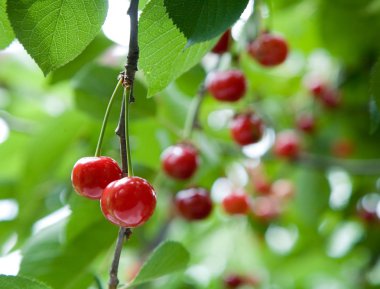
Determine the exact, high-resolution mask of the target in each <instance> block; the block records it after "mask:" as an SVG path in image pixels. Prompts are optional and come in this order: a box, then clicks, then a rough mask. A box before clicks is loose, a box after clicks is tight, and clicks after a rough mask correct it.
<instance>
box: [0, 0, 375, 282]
mask: <svg viewBox="0 0 380 289" xmlns="http://www.w3.org/2000/svg"><path fill="white" fill-rule="evenodd" d="M269 2H270V3H269ZM265 3H266V5H267V6H266V8H267V12H268V13H269V15H270V17H268V18H265V19H263V20H264V22H263V23H261V25H262V27H267V28H270V29H271V30H272V31H274V32H276V33H279V34H281V35H283V36H284V37H285V38H286V39H287V41H288V43H289V46H290V51H291V52H290V56H289V58H288V59H287V61H286V62H285V63H284V64H283V65H281V66H279V67H278V68H272V69H266V68H263V67H260V66H259V65H258V64H257V63H256V62H255V61H254V60H253V59H252V58H250V56H249V55H248V54H247V53H246V52H245V47H244V41H243V42H242V41H241V39H244V38H247V37H248V36H247V34H245V33H246V30H244V29H242V27H243V26H242V23H244V21H239V22H238V23H237V25H235V27H234V28H233V30H232V35H233V37H234V40H235V43H234V45H233V47H232V49H231V51H232V53H227V54H225V55H223V56H222V58H221V63H220V67H221V68H222V69H226V68H228V67H230V66H231V65H232V66H235V67H236V66H238V67H240V68H241V69H242V70H243V72H244V73H245V75H246V76H247V79H248V82H249V92H248V93H247V95H246V98H245V99H244V100H242V101H241V102H238V103H236V104H233V105H231V104H225V103H218V102H217V101H216V100H214V99H213V98H211V97H210V96H209V95H207V96H206V99H205V101H204V103H203V105H202V108H201V113H200V121H201V124H202V127H203V129H202V130H197V131H195V132H194V134H193V141H194V143H195V144H196V145H197V147H198V148H199V149H200V152H201V158H202V162H201V166H200V169H199V171H197V173H196V175H195V177H194V178H193V179H191V181H189V182H176V181H173V180H170V179H168V178H167V177H166V176H165V175H164V174H163V172H162V171H161V169H160V154H161V152H162V151H163V150H164V149H165V148H166V147H168V146H169V145H171V144H174V143H176V142H177V141H179V139H180V135H181V130H182V128H183V126H184V122H185V117H186V113H187V111H188V107H189V105H190V103H191V100H192V98H193V97H194V96H195V94H196V92H197V90H198V87H199V85H200V84H201V83H202V81H203V80H204V78H205V77H206V75H207V72H208V71H209V70H210V67H211V66H213V63H215V62H216V61H217V60H216V58H217V56H216V55H211V54H208V55H206V56H205V58H204V59H203V61H202V63H201V64H199V65H196V66H195V67H193V68H192V69H191V70H189V71H188V72H186V73H185V74H183V75H182V76H180V77H179V78H178V79H177V80H175V81H174V82H172V83H171V84H170V85H169V86H168V87H167V88H166V89H165V90H163V91H162V92H160V93H158V94H157V95H155V96H154V97H152V98H147V97H146V96H147V86H146V82H145V80H144V77H143V73H141V72H139V73H138V75H137V83H136V87H135V90H136V91H135V94H136V98H137V100H136V102H135V103H134V104H133V105H132V112H131V117H132V122H131V133H132V135H131V141H132V155H133V162H134V168H135V174H136V175H139V176H141V177H144V178H146V179H147V180H149V181H150V182H151V183H153V185H154V187H155V188H156V191H157V194H158V207H157V210H156V212H155V214H154V216H153V218H152V219H151V220H150V221H149V222H148V223H147V224H146V225H144V226H143V227H141V228H138V229H136V230H134V232H133V235H132V238H131V239H130V241H128V243H126V244H125V247H124V251H123V254H122V259H121V265H120V279H121V281H122V282H123V283H125V282H126V281H128V280H129V279H130V278H131V276H132V275H133V272H134V271H135V270H136V268H137V267H138V266H139V264H141V262H142V261H143V260H144V258H145V257H146V256H147V254H148V253H149V252H150V251H151V250H152V249H153V248H154V247H155V246H156V245H157V244H158V243H159V242H161V241H162V240H164V239H171V240H178V241H180V242H181V243H183V244H184V246H185V247H186V248H187V249H188V250H189V252H190V254H191V261H190V264H189V267H188V269H186V270H185V271H183V272H180V273H177V274H174V275H171V276H169V277H165V278H164V279H158V280H157V281H155V282H152V283H149V284H148V285H141V286H139V287H137V288H163V287H165V288H166V289H185V288H199V289H201V288H205V289H206V288H209V289H219V288H224V287H223V286H224V285H223V282H222V280H223V278H224V276H227V275H229V274H232V273H236V274H243V275H247V276H251V277H252V278H256V279H258V280H259V285H257V286H256V288H273V289H275V288H276V289H277V288H278V289H288V288H289V289H298V288H299V289H301V288H311V289H322V288H326V289H327V288H329V289H330V288H331V289H340V288H342V289H359V288H363V289H364V288H366V289H367V288H368V289H369V288H379V286H380V259H379V257H380V247H379V242H380V226H379V224H380V222H379V215H380V205H378V203H379V200H380V194H379V193H380V182H379V173H380V170H379V166H380V161H379V159H380V153H379V142H380V130H377V129H376V126H377V120H378V112H377V104H376V101H375V100H372V106H370V103H371V97H372V96H373V95H372V91H377V90H378V89H379V87H380V85H379V84H378V83H377V82H376V79H378V77H380V75H379V76H377V75H378V74H379V73H380V72H378V70H377V69H376V67H375V64H376V62H377V60H378V55H379V48H380V42H379V38H378V31H379V30H380V1H378V0H344V1H343V0H333V1H331V0H330V1H328V0H303V1H301V0H292V1H286V0H271V1H268V2H265ZM245 20H246V19H245ZM248 24H249V23H248ZM249 25H253V23H250V24H249ZM244 27H245V28H247V25H246V26H244ZM244 27H243V28H244ZM125 58H126V52H125V48H123V47H121V46H119V45H117V44H115V43H114V42H112V41H111V40H109V39H108V38H107V37H106V36H105V35H103V33H100V34H99V35H98V36H97V37H96V38H95V40H93V41H92V42H91V44H90V45H89V46H88V47H87V48H86V50H85V51H84V52H83V53H82V54H81V55H80V56H78V57H77V58H76V59H75V60H73V61H72V62H70V63H68V64H67V65H65V66H63V67H61V68H60V69H58V70H57V71H54V72H53V73H50V74H49V75H48V76H47V77H46V78H45V77H44V76H43V74H42V73H41V71H40V70H39V69H38V67H37V66H36V65H35V64H34V62H33V61H32V60H31V59H30V57H29V56H28V55H27V54H26V52H25V51H24V50H23V49H22V48H21V47H20V46H19V45H17V44H12V45H11V46H10V47H9V48H8V49H6V50H3V51H1V52H0V156H1V162H0V198H1V200H0V232H1V233H0V256H1V257H0V265H2V266H1V267H0V273H11V274H16V273H17V272H18V270H19V273H20V274H22V275H25V276H30V277H33V278H36V279H38V280H41V281H44V282H45V283H47V284H49V285H51V286H52V287H53V288H58V289H59V288H64V289H77V288H78V289H79V288H81V289H83V288H98V287H97V285H96V284H97V282H96V281H95V280H101V281H102V282H103V283H105V280H106V279H107V271H108V268H109V265H110V262H111V259H112V252H113V244H114V240H115V238H116V235H117V228H116V227H115V226H113V225H111V224H110V223H108V222H107V220H106V219H105V218H104V217H103V216H102V214H101V211H100V210H99V204H98V203H97V202H91V201H88V200H83V199H82V198H80V197H78V196H77V195H76V194H75V193H74V192H73V189H72V187H71V181H70V172H71V169H72V166H73V164H74V163H75V162H76V160H78V159H79V158H81V157H83V156H89V155H93V154H94V151H95V147H96V142H97V138H98V133H99V130H100V126H101V121H102V116H103V114H104V110H105V107H106V103H107V102H108V98H109V96H110V95H111V93H112V90H113V87H114V86H115V83H116V77H117V75H118V72H119V70H120V69H121V67H122V66H123V63H124V61H125ZM236 59H238V61H236ZM374 67H375V69H373V68H374ZM371 77H372V78H374V79H375V80H374V81H373V83H374V87H372V89H373V90H371V87H370V79H371ZM313 78H318V79H321V80H323V81H324V82H326V83H328V84H329V85H331V86H333V87H335V88H337V89H339V91H340V92H341V95H342V104H341V105H340V106H339V107H338V108H336V109H327V108H325V107H323V106H321V105H320V104H319V103H317V102H316V101H315V99H314V98H313V97H312V96H311V94H310V92H309V91H308V89H307V86H306V85H305V83H307V82H308V80H310V79H313ZM119 103H120V101H119ZM119 107H120V105H118V104H117V103H116V104H115V106H114V108H113V110H112V114H111V118H110V122H109V124H108V129H107V132H106V137H105V143H104V149H103V154H104V155H108V156H111V157H113V158H115V159H117V160H119V159H120V158H119V143H118V139H117V138H116V136H115V135H114V128H115V127H116V124H117V119H118V114H119ZM247 107H252V108H253V109H254V110H255V111H256V112H257V113H258V114H260V115H261V116H262V117H263V118H264V119H265V122H266V124H267V127H268V129H267V130H268V135H267V136H266V138H267V139H266V141H267V143H266V144H263V143H261V144H258V145H255V146H253V147H251V148H245V149H244V150H243V151H242V150H241V149H240V148H239V147H237V146H236V145H235V144H234V143H233V142H232V141H231V140H230V136H229V131H228V122H229V120H230V118H231V116H232V115H233V113H234V111H240V110H244V109H246V108H247ZM370 107H371V108H372V109H370ZM302 112H311V113H313V114H314V115H315V117H316V119H317V128H316V131H315V133H314V134H313V135H306V134H301V135H302V139H303V150H304V151H305V153H306V154H308V155H312V156H313V157H314V160H315V159H316V160H320V159H322V160H324V161H325V162H326V164H327V165H325V166H323V167H322V168H321V167H320V166H318V162H315V161H311V162H308V163H306V162H304V161H303V160H302V159H301V160H299V161H295V162H287V161H283V160H279V159H277V158H276V157H275V156H273V154H272V153H271V150H270V146H271V145H272V142H273V132H278V131H281V130H284V129H294V128H295V121H296V116H297V115H299V114H300V113H302ZM371 127H372V133H371ZM342 141H343V142H345V143H349V147H350V149H349V153H347V154H345V153H344V154H343V155H342V154H339V152H338V153H336V151H334V149H333V147H334V144H336V143H339V142H340V143H341V142H342ZM259 146H260V147H259ZM337 160H338V161H337ZM258 163H260V166H261V168H262V169H263V171H264V174H265V175H266V177H267V178H268V180H269V181H271V182H274V181H276V180H278V179H286V180H289V181H290V182H291V183H292V184H294V186H295V195H294V197H293V198H292V199H291V200H289V201H287V202H286V204H285V205H284V206H283V208H282V211H281V213H280V216H279V217H278V218H275V219H273V220H270V221H265V220H262V219H260V218H255V217H253V216H238V217H236V216H228V215H226V214H225V213H224V212H223V210H222V209H221V206H220V199H221V195H223V194H224V193H225V192H226V191H228V190H230V189H231V187H233V188H240V187H241V188H244V189H245V190H246V192H247V193H248V194H250V195H251V196H252V198H254V200H255V199H257V198H258V195H259V193H258V192H257V191H255V188H254V186H253V184H252V179H251V178H252V174H251V172H250V170H249V169H247V167H248V168H249V167H252V166H256V165H257V164H258ZM367 166H369V168H368V167H367ZM372 167H373V170H372V169H371V168H372ZM352 168H354V169H352ZM376 168H377V170H376ZM192 185H199V186H203V187H205V188H207V189H209V190H210V191H211V194H212V198H213V200H214V210H213V213H212V215H211V216H210V217H209V218H208V219H207V220H205V221H201V222H193V223H189V222H186V221H185V220H182V219H181V218H179V217H177V216H176V215H175V213H173V209H172V199H173V196H174V194H175V193H176V192H177V191H178V190H180V189H182V188H184V187H189V186H192ZM20 256H22V258H21V257H20ZM18 261H21V263H20V266H19V268H18V266H17V263H18ZM4 264H5V266H4ZM11 264H14V265H15V266H13V265H11ZM1 270H3V271H1ZM247 288H251V287H247Z"/></svg>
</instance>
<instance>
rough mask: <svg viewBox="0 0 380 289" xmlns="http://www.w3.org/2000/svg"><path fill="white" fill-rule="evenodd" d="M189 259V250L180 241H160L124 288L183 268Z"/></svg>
mask: <svg viewBox="0 0 380 289" xmlns="http://www.w3.org/2000/svg"><path fill="white" fill-rule="evenodd" d="M189 259H190V254H189V252H188V251H187V250H186V249H185V248H184V247H183V246H182V245H181V244H180V243H178V242H174V241H167V242H165V243H162V244H161V245H160V246H158V247H157V248H156V249H155V250H154V251H153V253H152V255H150V257H149V258H148V260H146V262H145V263H144V264H143V265H142V267H141V270H140V271H139V273H138V274H137V276H136V278H135V279H134V280H133V281H132V282H131V283H130V284H128V286H126V287H124V288H129V287H131V286H136V285H138V284H142V283H145V282H149V281H151V280H154V279H156V278H159V277H162V276H165V275H168V274H171V273H174V272H176V271H179V270H183V269H185V268H186V267H187V264H188V262H189Z"/></svg>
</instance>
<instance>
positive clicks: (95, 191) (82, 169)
mask: <svg viewBox="0 0 380 289" xmlns="http://www.w3.org/2000/svg"><path fill="white" fill-rule="evenodd" d="M121 178H122V171H121V169H120V167H119V165H118V164H117V162H116V161H115V160H113V159H112V158H110V157H104V156H100V157H83V158H81V159H79V160H78V161H77V162H76V163H75V165H74V167H73V170H72V172H71V182H72V185H73V187H74V190H75V191H76V192H77V193H78V194H79V195H81V196H84V197H86V198H89V199H94V200H96V199H100V197H101V195H102V192H103V190H104V188H105V187H106V186H107V185H108V184H109V183H111V182H113V181H115V180H118V179H121Z"/></svg>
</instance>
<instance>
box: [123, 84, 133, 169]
mask: <svg viewBox="0 0 380 289" xmlns="http://www.w3.org/2000/svg"><path fill="white" fill-rule="evenodd" d="M124 93H125V100H126V102H125V106H124V109H125V136H126V150H127V166H128V177H132V176H133V166H132V157H131V146H130V141H129V105H130V103H131V101H132V99H131V98H132V90H131V88H130V87H129V86H128V87H126V88H125V90H124Z"/></svg>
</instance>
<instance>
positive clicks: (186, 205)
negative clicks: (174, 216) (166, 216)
mask: <svg viewBox="0 0 380 289" xmlns="http://www.w3.org/2000/svg"><path fill="white" fill-rule="evenodd" d="M174 204H175V207H176V209H177V211H178V213H179V214H180V215H181V216H182V217H183V218H184V219H187V220H189V221H195V220H203V219H206V218H207V217H208V216H209V215H210V213H211V211H212V201H211V198H210V196H209V193H208V191H207V190H205V189H203V188H190V189H187V190H182V191H179V192H178V193H177V195H176V196H175V200H174Z"/></svg>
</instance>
